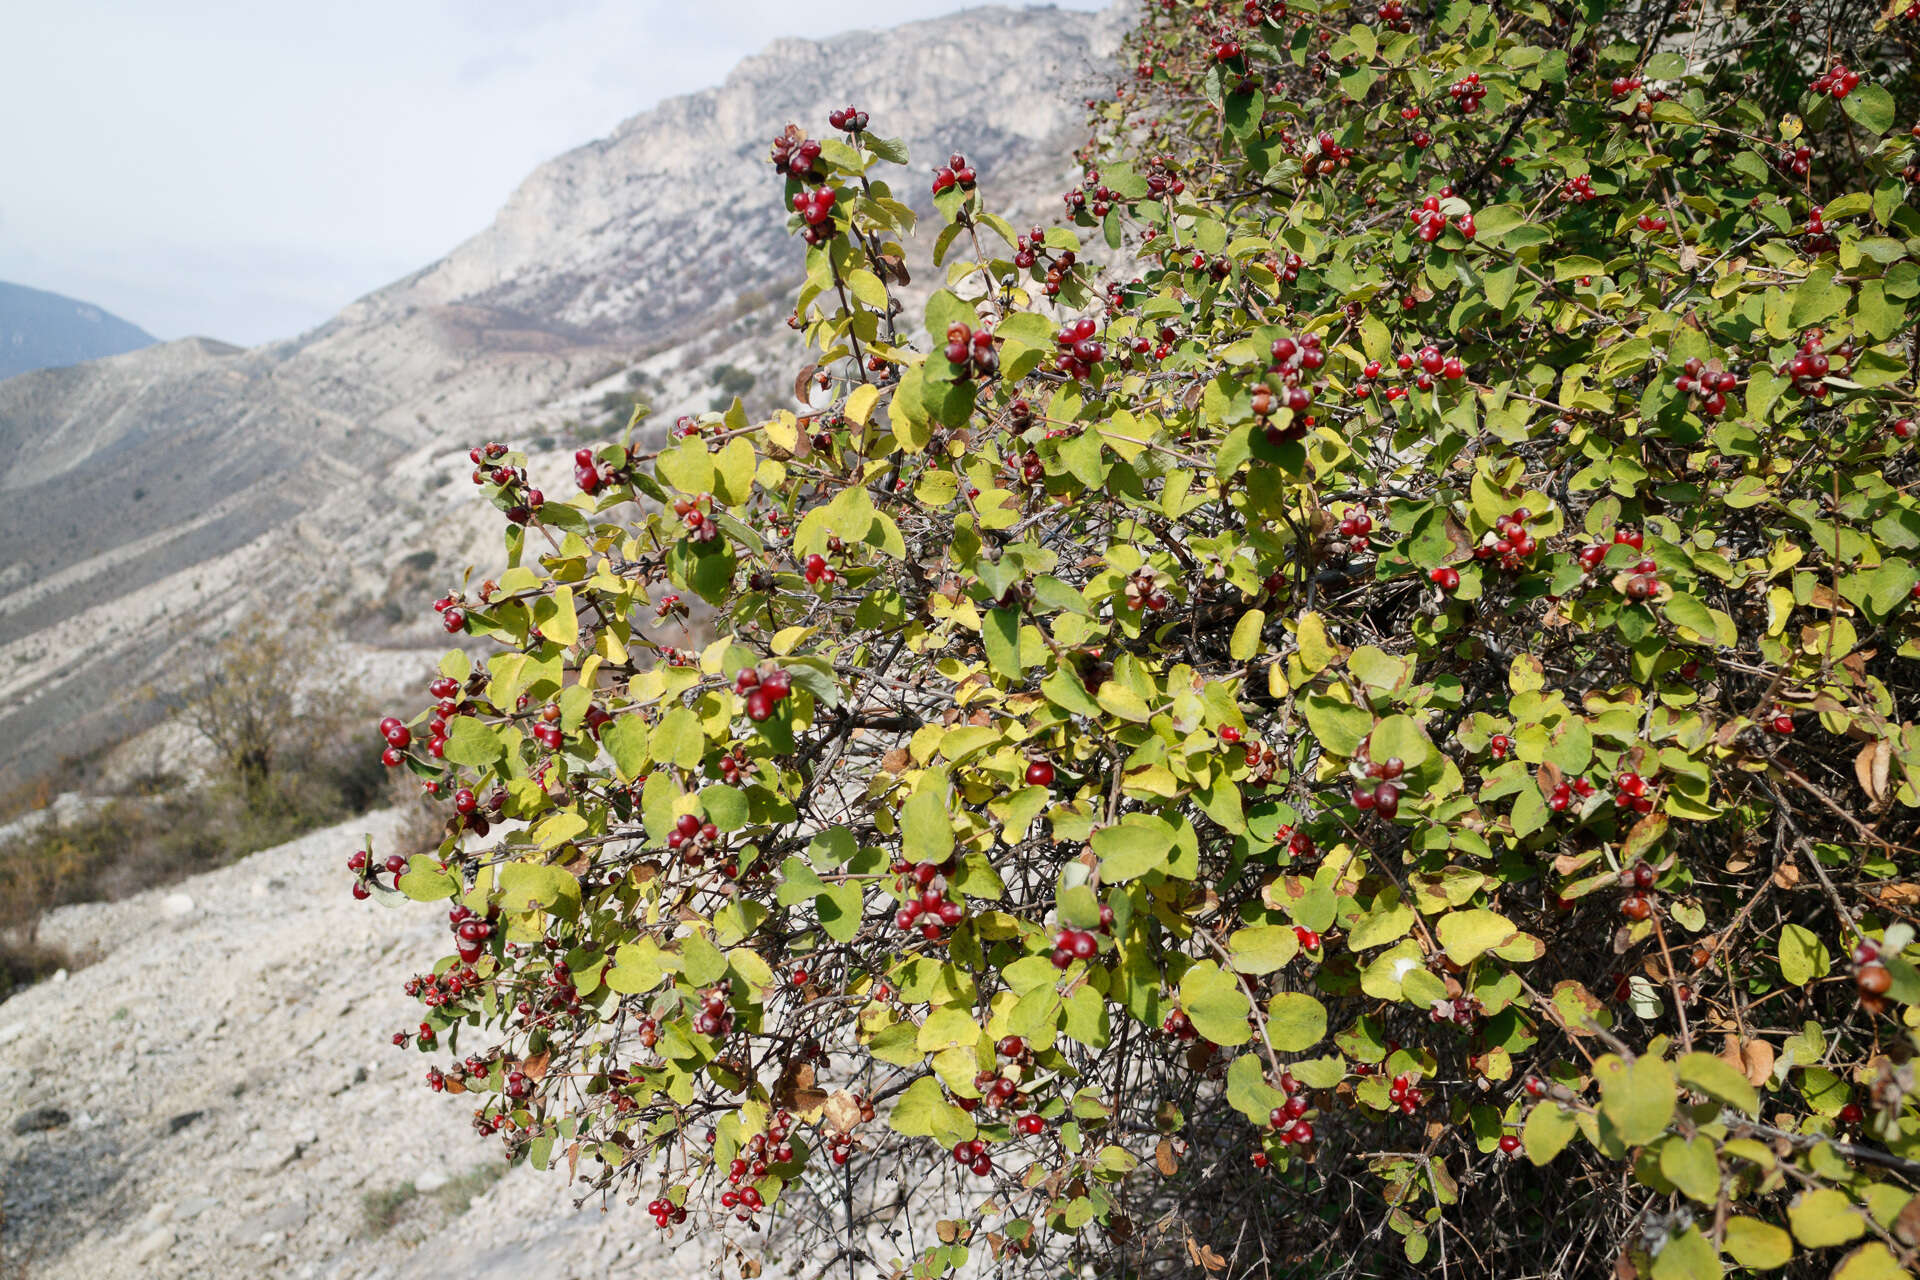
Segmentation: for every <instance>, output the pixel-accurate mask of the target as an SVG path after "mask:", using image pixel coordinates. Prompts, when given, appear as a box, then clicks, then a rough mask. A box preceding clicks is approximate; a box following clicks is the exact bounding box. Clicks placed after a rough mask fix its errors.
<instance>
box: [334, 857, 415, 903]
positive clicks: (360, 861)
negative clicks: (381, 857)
mask: <svg viewBox="0 0 1920 1280" xmlns="http://www.w3.org/2000/svg"><path fill="white" fill-rule="evenodd" d="M348 871H353V875H355V879H353V898H355V900H361V902H365V900H367V898H371V896H372V890H374V889H382V885H380V871H386V873H388V875H390V877H394V885H399V877H401V875H405V873H407V860H405V858H401V856H399V854H388V856H386V862H382V864H380V865H378V867H372V865H371V864H369V862H367V850H365V848H355V850H353V852H351V854H348Z"/></svg>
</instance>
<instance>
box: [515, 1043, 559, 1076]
mask: <svg viewBox="0 0 1920 1280" xmlns="http://www.w3.org/2000/svg"><path fill="white" fill-rule="evenodd" d="M552 1060H553V1053H552V1051H551V1050H546V1049H543V1050H541V1051H540V1052H539V1053H536V1054H534V1055H533V1056H532V1057H531V1058H528V1059H527V1060H526V1061H524V1062H522V1063H521V1064H520V1069H521V1070H522V1071H524V1072H526V1073H527V1078H528V1079H529V1080H544V1079H546V1078H547V1063H549V1062H551V1061H552Z"/></svg>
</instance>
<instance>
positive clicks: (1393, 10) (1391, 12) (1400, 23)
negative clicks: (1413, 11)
mask: <svg viewBox="0 0 1920 1280" xmlns="http://www.w3.org/2000/svg"><path fill="white" fill-rule="evenodd" d="M1373 16H1374V17H1376V18H1378V19H1379V20H1380V25H1381V26H1383V27H1386V28H1388V29H1389V30H1392V31H1399V32H1403V33H1404V32H1408V31H1411V30H1413V23H1412V22H1411V21H1410V20H1409V19H1408V18H1407V6H1406V5H1404V4H1402V3H1401V0H1384V2H1383V3H1382V4H1381V5H1380V6H1379V7H1378V8H1377V9H1375V10H1374V11H1373Z"/></svg>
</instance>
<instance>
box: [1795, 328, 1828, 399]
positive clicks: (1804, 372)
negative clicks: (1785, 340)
mask: <svg viewBox="0 0 1920 1280" xmlns="http://www.w3.org/2000/svg"><path fill="white" fill-rule="evenodd" d="M1825 337H1826V335H1825V334H1823V333H1821V332H1820V331H1819V330H1818V329H1815V330H1813V331H1812V332H1810V333H1808V334H1807V335H1806V337H1805V338H1804V339H1802V340H1801V343H1800V350H1798V351H1796V352H1795V353H1794V354H1793V356H1792V358H1791V359H1789V360H1787V361H1786V362H1785V363H1783V364H1782V365H1781V366H1780V372H1781V373H1782V374H1783V375H1785V376H1787V377H1790V378H1792V379H1793V389H1794V390H1795V391H1797V392H1798V393H1800V394H1801V395H1803V396H1812V397H1813V398H1814V399H1815V400H1823V399H1825V398H1826V395H1827V382H1826V379H1827V374H1828V373H1829V372H1831V371H1832V369H1833V361H1832V360H1831V359H1830V358H1828V356H1827V353H1826V352H1825V351H1824V350H1822V344H1823V342H1824V341H1825ZM1843 372H1844V370H1843Z"/></svg>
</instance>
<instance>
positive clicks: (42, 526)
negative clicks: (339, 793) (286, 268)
mask: <svg viewBox="0 0 1920 1280" xmlns="http://www.w3.org/2000/svg"><path fill="white" fill-rule="evenodd" d="M1121 25H1122V22H1121V19H1120V17H1119V15H1118V13H1116V12H1109V13H1107V14H1101V15H1090V14H1081V13H1065V12H1061V11H1058V10H1050V9H1038V10H1024V11H1017V12H1016V11H1009V10H1004V9H993V8H982V9H972V10H967V11H965V12H962V13H958V14H954V15H952V16H950V17H946V18H941V19H936V20H933V21H928V22H920V23H914V24H911V25H908V26H904V27H900V28H896V29H893V30H889V31H882V32H856V33H852V34H849V35H844V36H838V37H834V38H832V39H827V40H818V41H815V40H782V41H779V42H777V43H775V44H774V45H773V46H771V47H770V48H769V49H768V50H767V51H766V52H765V53H763V54H761V55H759V56H758V57H755V58H752V59H749V60H748V61H747V62H745V63H743V64H742V65H741V66H740V68H739V69H738V70H737V71H736V72H735V73H734V74H733V75H732V76H730V77H729V78H728V80H727V82H726V83H725V84H724V85H722V86H720V87H719V88H717V89H712V90H708V91H706V92H703V93H697V94H692V95H689V96H687V97H683V98H677V99H674V100H671V101H668V102H666V103H663V104H662V105H661V106H659V107H658V108H656V109H654V110H652V111H650V112H647V113H645V114H643V115H640V116H636V117H634V118H633V119H631V120H629V121H627V122H626V123H625V124H623V125H622V126H620V128H619V129H617V130H616V131H615V132H614V133H613V135H612V136H611V137H609V138H606V139H604V140H602V141H599V142H595V143H591V144H589V145H587V146H584V147H581V148H579V149H577V150H575V151H572V152H569V153H568V154H566V155H564V156H561V157H560V158H558V159H556V160H554V161H552V162H550V163H549V164H547V165H544V166H542V167H541V168H540V169H539V170H537V171H536V172H535V173H534V174H533V175H532V176H530V177H529V178H528V179H527V181H526V182H525V183H524V184H523V185H522V186H521V188H520V189H519V190H518V191H517V192H516V193H515V194H514V196H513V197H512V199H511V200H509V201H508V203H507V205H506V207H505V208H504V209H503V210H502V211H501V213H500V216H499V217H498V219H497V220H496V221H495V222H494V224H493V225H492V226H491V227H489V228H488V229H487V230H486V231H484V232H482V233H481V234H480V235H478V236H476V237H474V238H473V239H472V240H470V241H468V242H467V243H465V244H463V245H461V246H460V247H458V248H457V249H455V250H454V251H453V252H452V253H450V254H448V255H447V257H446V258H444V259H442V260H441V261H440V262H437V263H435V264H433V265H431V266H429V267H427V268H425V269H424V270H422V271H420V272H418V273H416V274H415V275H413V276H410V277H408V278H407V279H404V280H401V281H399V282H397V283H395V284H394V285H392V286H389V287H388V288H386V289H383V290H381V291H379V292H377V293H375V294H372V295H369V296H368V297H366V298H363V299H361V300H360V301H358V302H356V303H354V304H353V305H352V306H350V307H348V308H347V309H346V310H345V311H343V312H342V313H341V314H340V315H339V316H338V317H336V318H335V319H334V320H332V321H330V322H329V323H328V324H326V325H324V326H322V327H321V328H319V329H317V330H315V331H313V332H311V333H308V334H304V335H302V336H300V337H299V338H296V339H293V340H291V341H287V342H282V343H276V344H272V345H269V346H265V347H260V348H256V349H253V350H245V351H243V350H237V349H234V348H231V347H225V346H222V345H220V344H217V343H212V342H208V341H205V340H200V339H191V340H186V341H182V342H172V343H166V344H163V345H160V346H156V347H152V348H149V349H146V350H143V351H137V352H133V353H131V354H128V355H123V356H118V357H115V358H113V359H110V360H104V361H97V362H94V363H91V364H86V365H81V366H78V367H75V368H70V369H58V370H42V371H40V372H36V373H30V374H26V375H24V376H22V377H18V378H13V379H9V380H7V381H6V382H4V383H0V538H3V539H4V541H5V543H6V545H7V548H8V554H7V556H6V557H5V558H4V562H0V790H3V789H5V788H6V787H7V786H8V785H16V784H18V783H19V782H21V781H23V780H25V779H26V778H27V777H30V776H32V775H33V774H34V773H35V772H36V771H38V770H40V769H42V768H44V766H45V765H46V764H47V763H48V761H49V760H50V759H51V758H52V754H53V753H52V752H50V751H49V750H48V748H47V746H46V745H45V744H46V741H47V739H46V738H45V736H44V735H45V734H46V733H47V732H48V731H49V730H50V729H52V728H54V727H56V726H57V728H58V738H57V748H56V750H58V751H60V752H66V753H72V752H77V751H83V750H86V749H90V748H92V747H94V746H96V745H98V744H101V743H104V742H107V741H110V740H113V739H116V738H118V737H121V736H124V734H125V733H126V732H127V730H128V729H129V727H130V723H129V722H130V719H131V718H132V717H134V716H135V715H136V714H137V707H136V706H135V705H134V704H132V703H130V702H129V701H128V700H126V699H125V698H121V697H117V696H114V694H113V693H112V692H109V691H116V690H123V689H132V688H138V687H139V686H141V685H143V684H145V683H148V682H151V681H154V680H155V679H164V678H165V677H166V675H167V674H168V673H169V672H170V671H171V670H172V669H173V668H175V667H176V666H178V665H179V664H182V663H189V664H190V663H191V662H192V661H193V659H194V657H195V656H196V654H197V653H198V652H199V651H200V649H201V645H200V644H199V643H198V641H199V640H202V639H204V637H206V636H207V635H209V634H213V633H217V632H219V631H220V630H222V629H223V628H225V627H227V626H229V625H231V624H232V622H233V621H234V620H235V619H236V618H237V617H239V616H240V615H242V614H243V613H245V612H246V611H247V610H249V609H250V608H255V607H258V606H260V605H261V604H263V603H265V602H267V601H274V602H276V604H277V607H299V608H305V609H314V610H320V611H322V612H325V613H328V614H331V615H333V616H335V617H336V618H339V619H340V620H342V621H343V622H344V623H350V624H353V625H354V627H355V631H356V634H360V635H362V637H363V638H370V639H382V640H387V641H392V642H400V641H402V640H405V639H406V638H407V637H408V636H409V635H411V636H412V637H413V638H415V639H422V638H427V637H425V636H422V635H421V634H420V633H419V632H412V633H409V632H406V631H405V630H402V631H400V632H393V631H391V630H389V629H388V628H389V627H390V624H391V612H392V611H391V609H386V612H385V613H384V614H383V608H385V607H386V606H388V604H389V602H390V601H394V600H396V599H397V598H401V597H405V598H406V599H409V600H421V599H424V598H425V595H424V593H425V592H426V590H427V588H428V587H429V586H431V587H443V586H444V585H445V584H447V583H449V582H452V581H456V580H457V574H458V571H459V568H460V566H461V565H462V564H464V563H467V562H471V561H478V560H482V559H490V558H491V556H490V554H489V551H488V544H487V543H486V542H485V541H484V540H483V538H482V534H483V531H484V530H485V529H486V528H487V526H488V525H489V524H490V519H489V517H490V516H491V514H492V513H490V512H487V511H484V510H482V509H481V508H479V506H478V504H476V503H474V502H473V500H472V498H471V492H472V491H471V489H470V487H469V486H467V484H466V483H465V472H466V470H467V466H468V464H467V463H466V462H465V459H464V453H465V450H466V449H467V447H468V446H469V445H470V444H472V443H475V442H477V441H479V440H482V439H486V438H489V437H493V438H502V439H510V440H513V441H514V442H515V443H518V444H525V443H527V442H529V441H532V442H534V443H536V444H537V445H540V446H542V447H544V449H545V450H546V451H547V453H548V454H549V455H550V456H549V457H548V458H547V459H546V462H547V468H546V471H545V472H544V473H543V474H545V475H550V476H551V477H552V484H551V488H553V489H562V488H563V485H564V480H563V477H564V476H565V474H566V471H565V469H564V466H563V459H562V457H561V454H562V453H563V452H564V451H565V450H566V449H567V448H569V447H570V445H571V443H572V442H571V440H570V439H569V434H570V428H569V424H570V423H572V422H575V421H577V420H578V419H581V418H586V419H588V420H589V425H588V427H587V428H579V429H575V430H574V432H573V433H574V434H578V435H581V436H582V437H583V438H592V433H591V432H592V426H593V422H592V420H593V419H595V418H596V417H597V415H598V414H599V413H600V412H601V410H600V408H599V405H600V401H601V399H602V397H603V396H604V395H605V394H606V393H608V392H610V391H611V392H616V393H617V392H620V391H621V390H622V389H624V388H626V387H628V386H629V385H630V379H631V377H632V375H633V374H634V373H635V372H636V371H637V373H638V374H639V376H641V377H643V378H644V379H645V381H644V383H642V384H641V385H643V386H644V387H645V396H646V398H647V399H648V400H649V401H651V402H652V403H653V405H654V407H655V408H656V410H657V411H658V412H656V414H655V416H654V417H653V419H652V420H651V421H652V423H653V424H656V425H658V424H661V423H664V422H668V421H670V420H671V416H672V415H673V414H675V413H679V412H685V411H688V410H698V409H704V408H706V407H708V403H709V401H710V400H711V399H712V398H713V395H714V390H713V386H712V382H713V378H712V376H711V371H713V370H715V369H717V368H718V367H720V366H722V365H732V366H734V368H735V369H736V370H737V371H738V372H737V375H736V376H739V377H744V378H747V379H748V380H749V381H750V382H751V383H752V384H753V385H754V386H755V390H754V391H753V392H752V393H750V398H753V397H758V399H759V401H760V403H761V404H763V405H767V404H771V403H773V402H774V401H775V400H776V398H777V395H778V393H777V392H776V390H775V388H777V387H779V386H782V385H790V381H789V380H790V378H791V370H792V367H793V365H794V364H795V363H796V362H795V361H794V360H793V358H792V356H793V347H792V345H791V343H792V338H791V336H790V335H789V334H788V332H787V330H786V329H785V326H784V325H783V324H781V323H780V321H781V319H782V318H783V317H784V314H785V302H784V299H785V298H786V296H787V294H788V292H789V290H790V289H791V287H792V286H793V285H794V283H795V281H796V279H797V277H798V275H799V273H800V264H801V253H800V250H799V247H798V245H797V242H795V241H793V240H792V239H791V237H789V236H788V234H787V233H786V231H785V217H784V212H783V210H782V209H781V208H780V207H779V194H780V186H779V184H778V182H777V181H776V180H775V178H774V175H773V174H772V173H771V170H770V169H769V167H768V166H767V164H766V162H765V157H766V148H767V143H768V140H769V139H770V138H771V137H772V136H773V134H774V133H775V132H777V131H778V130H779V129H780V128H781V127H783V126H784V125H785V124H786V123H787V122H788V121H790V120H797V121H802V122H808V123H809V124H810V125H812V126H813V127H819V126H820V125H821V122H823V121H824V117H825V114H826V112H827V111H828V110H829V109H831V108H832V107H834V106H837V105H839V106H843V105H845V104H846V103H848V102H857V103H858V104H860V105H861V106H862V107H863V108H865V109H866V110H868V111H869V112H870V113H871V114H872V117H873V120H874V123H875V126H876V128H880V129H883V130H884V132H886V133H888V134H890V135H895V136H901V137H904V139H905V140H906V142H907V144H908V146H909V148H910V149H911V151H912V153H913V155H914V157H915V167H914V169H912V170H910V171H908V172H907V173H906V174H905V175H903V177H902V178H901V180H900V182H901V188H902V190H903V191H905V192H908V193H912V194H914V196H915V198H916V199H920V200H922V201H923V202H924V195H923V193H924V191H925V181H924V175H925V173H926V171H927V166H926V164H925V163H924V162H925V161H926V160H930V159H931V160H937V159H940V158H943V157H944V156H945V155H946V154H947V152H949V151H950V150H954V149H960V150H964V151H966V152H967V153H968V154H969V156H970V157H971V158H973V160H974V161H975V164H976V167H978V168H979V169H980V170H981V172H982V175H983V181H985V182H986V183H987V185H988V190H989V192H990V193H992V194H993V195H994V198H995V199H996V202H997V203H998V204H999V205H1000V207H1001V208H1002V209H1003V210H1005V211H1007V212H1009V213H1010V215H1011V216H1014V217H1016V218H1034V217H1047V216H1050V215H1051V212H1052V209H1053V208H1055V207H1057V206H1056V205H1055V204H1054V202H1055V200H1056V199H1057V193H1058V191H1060V190H1061V189H1063V188H1064V185H1065V183H1066V181H1067V176H1068V174H1069V173H1070V172H1071V171H1072V166H1071V161H1070V155H1069V152H1070V149H1071V147H1072V145H1073V143H1074V142H1075V141H1077V140H1078V138H1079V136H1080V133H1081V120H1082V117H1083V109H1082V100H1083V99H1084V98H1085V97H1086V96H1088V94H1089V93H1091V92H1093V91H1095V90H1096V89H1097V88H1099V87H1100V86H1102V85H1103V84H1105V83H1106V82H1107V79H1108V76H1107V71H1106V68H1105V65H1104V59H1105V58H1106V56H1107V55H1108V54H1109V53H1110V52H1111V50H1112V48H1113V45H1114V43H1115V41H1116V40H1117V37H1118V35H1119V31H1120V28H1121ZM930 239H931V238H930V237H922V241H923V243H922V245H921V246H920V251H921V253H922V254H924V253H925V252H926V251H927V244H930ZM435 548H437V549H438V556H437V558H436V557H435V555H434V554H432V549H435ZM450 548H451V549H452V551H451V553H450V552H449V549H450ZM415 553H419V555H420V556H421V557H423V559H422V560H421V561H420V562H421V563H428V565H429V567H428V568H427V569H425V570H419V571H418V572H416V574H415V577H414V579H413V580H411V581H402V580H401V575H400V574H399V572H398V570H397V568H396V566H398V565H400V564H401V563H402V562H403V561H404V560H405V559H406V558H407V557H408V556H409V555H413V554H415ZM408 589H410V590H411V591H412V595H411V596H408V595H407V590H408Z"/></svg>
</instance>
